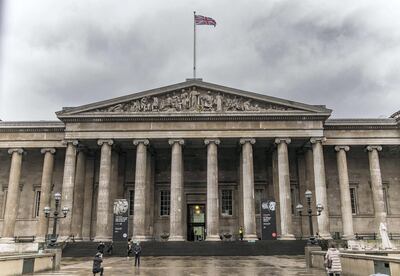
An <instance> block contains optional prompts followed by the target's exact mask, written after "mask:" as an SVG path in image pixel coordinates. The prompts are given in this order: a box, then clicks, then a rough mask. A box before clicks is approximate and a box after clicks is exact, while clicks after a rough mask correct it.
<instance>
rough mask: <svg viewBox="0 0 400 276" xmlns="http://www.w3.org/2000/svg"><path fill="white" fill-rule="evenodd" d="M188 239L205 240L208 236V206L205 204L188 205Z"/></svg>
mask: <svg viewBox="0 0 400 276" xmlns="http://www.w3.org/2000/svg"><path fill="white" fill-rule="evenodd" d="M187 214H188V218H187V221H188V230H187V236H188V237H187V240H188V241H204V240H205V238H206V233H205V228H206V206H205V205H204V204H189V205H188V210H187Z"/></svg>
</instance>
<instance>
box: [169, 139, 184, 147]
mask: <svg viewBox="0 0 400 276" xmlns="http://www.w3.org/2000/svg"><path fill="white" fill-rule="evenodd" d="M175 143H178V144H179V145H181V146H183V145H184V144H185V140H183V139H168V144H169V145H170V146H172V145H173V144H175Z"/></svg>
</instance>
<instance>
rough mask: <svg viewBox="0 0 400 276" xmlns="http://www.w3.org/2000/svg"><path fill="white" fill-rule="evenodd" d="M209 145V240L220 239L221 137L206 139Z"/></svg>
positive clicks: (207, 238)
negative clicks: (219, 159)
mask: <svg viewBox="0 0 400 276" xmlns="http://www.w3.org/2000/svg"><path fill="white" fill-rule="evenodd" d="M204 143H205V144H206V145H207V237H206V240H207V241H220V240H221V239H220V236H219V204H218V198H219V196H218V145H219V144H220V140H219V139H205V140H204Z"/></svg>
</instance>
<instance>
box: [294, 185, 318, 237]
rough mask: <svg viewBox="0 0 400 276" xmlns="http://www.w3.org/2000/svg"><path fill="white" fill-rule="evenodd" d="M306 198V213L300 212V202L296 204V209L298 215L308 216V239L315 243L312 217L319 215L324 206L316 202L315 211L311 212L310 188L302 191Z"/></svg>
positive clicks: (301, 210)
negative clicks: (314, 212)
mask: <svg viewBox="0 0 400 276" xmlns="http://www.w3.org/2000/svg"><path fill="white" fill-rule="evenodd" d="M304 195H305V197H306V200H307V214H302V212H303V205H301V204H300V203H299V204H297V206H296V210H297V212H298V213H299V216H302V217H308V223H309V227H310V239H309V240H308V243H309V244H316V241H315V237H314V230H313V223H312V217H316V216H320V215H321V212H322V211H323V210H324V206H322V204H320V203H318V204H317V213H316V214H313V213H312V209H311V198H312V192H311V191H310V190H307V191H306V192H305V193H304Z"/></svg>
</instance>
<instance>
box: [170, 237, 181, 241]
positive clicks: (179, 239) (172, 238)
mask: <svg viewBox="0 0 400 276" xmlns="http://www.w3.org/2000/svg"><path fill="white" fill-rule="evenodd" d="M168 241H185V239H184V238H183V236H172V237H169V239H168Z"/></svg>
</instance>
